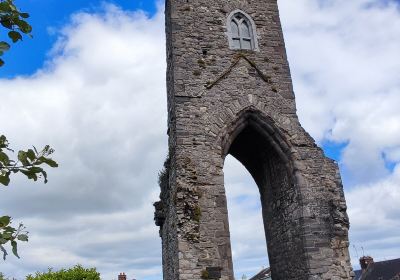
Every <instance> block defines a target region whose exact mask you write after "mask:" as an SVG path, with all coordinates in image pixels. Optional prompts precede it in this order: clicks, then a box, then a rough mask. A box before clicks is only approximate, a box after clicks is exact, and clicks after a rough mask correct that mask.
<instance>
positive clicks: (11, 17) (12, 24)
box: [0, 0, 32, 67]
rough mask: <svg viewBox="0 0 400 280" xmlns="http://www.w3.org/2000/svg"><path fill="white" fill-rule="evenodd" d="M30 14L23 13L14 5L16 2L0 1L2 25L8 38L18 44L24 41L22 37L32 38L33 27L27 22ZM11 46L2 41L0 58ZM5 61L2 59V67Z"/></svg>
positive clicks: (0, 63) (0, 60)
mask: <svg viewBox="0 0 400 280" xmlns="http://www.w3.org/2000/svg"><path fill="white" fill-rule="evenodd" d="M27 18H29V14H28V13H22V12H20V11H19V10H18V8H17V7H16V6H15V4H14V0H0V24H1V25H2V26H3V27H4V28H6V30H7V31H8V33H7V35H8V38H9V39H10V40H11V41H12V42H13V43H17V42H18V41H22V35H23V34H25V35H28V36H30V37H32V35H31V32H32V26H31V25H30V24H29V23H28V22H27V21H26V19H27ZM10 48H11V45H10V44H9V43H7V42H6V41H0V56H2V55H3V54H4V52H6V51H8V50H9V49H10ZM3 65H4V61H3V60H2V59H1V58H0V67H1V66H3Z"/></svg>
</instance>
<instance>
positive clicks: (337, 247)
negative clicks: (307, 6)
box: [155, 0, 353, 280]
mask: <svg viewBox="0 0 400 280" xmlns="http://www.w3.org/2000/svg"><path fill="white" fill-rule="evenodd" d="M166 33H167V59H168V73H167V83H168V116H169V118H168V134H169V157H168V159H167V161H166V163H165V171H164V172H162V173H161V174H160V185H161V195H160V198H161V201H160V202H157V203H155V207H156V213H155V220H156V224H157V225H158V226H160V235H161V238H162V248H163V271H164V279H165V280H199V279H223V280H233V279H234V278H233V267H232V257H231V245H230V236H229V224H228V211H227V205H226V197H225V188H224V174H223V165H224V159H225V157H226V155H227V154H231V155H232V156H234V157H235V158H236V159H238V160H239V161H240V162H241V163H242V164H243V165H244V166H245V167H246V168H247V170H248V171H249V172H250V174H251V175H252V176H253V178H254V180H255V182H256V184H257V185H258V188H259V191H260V198H261V204H262V214H263V223H264V228H265V236H266V240H267V247H268V255H269V260H270V266H271V270H272V277H273V279H274V280H294V279H296V280H300V279H301V280H302V279H333V280H337V279H352V275H353V272H352V269H351V265H350V259H349V253H348V245H349V244H348V228H349V222H348V217H347V214H346V202H345V198H344V194H343V188H342V183H341V178H340V174H339V171H338V167H337V164H336V163H335V162H334V161H332V160H331V159H329V158H327V157H325V155H324V153H323V151H322V150H321V149H320V148H319V147H317V146H316V144H315V143H314V140H313V139H312V138H311V137H310V136H309V135H308V134H307V132H305V131H304V129H303V128H302V127H301V125H300V123H299V120H298V118H297V115H296V105H295V97H294V93H293V89H292V80H291V77H290V70H289V65H288V61H287V57H286V51H285V45H284V40H283V35H282V29H281V24H280V20H279V13H278V7H277V1H276V0H167V1H166ZM260 222H261V221H260ZM260 246H266V245H265V244H260Z"/></svg>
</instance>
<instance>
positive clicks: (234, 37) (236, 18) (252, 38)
mask: <svg viewBox="0 0 400 280" xmlns="http://www.w3.org/2000/svg"><path fill="white" fill-rule="evenodd" d="M226 27H227V31H228V32H227V35H228V42H229V48H230V49H233V50H252V51H257V50H258V40H257V29H256V24H255V22H254V20H253V19H252V18H251V16H250V15H248V14H247V13H246V12H244V11H242V10H239V9H237V10H234V11H232V12H231V13H230V14H229V16H228V18H227V22H226Z"/></svg>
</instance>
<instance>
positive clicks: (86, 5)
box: [0, 0, 157, 78]
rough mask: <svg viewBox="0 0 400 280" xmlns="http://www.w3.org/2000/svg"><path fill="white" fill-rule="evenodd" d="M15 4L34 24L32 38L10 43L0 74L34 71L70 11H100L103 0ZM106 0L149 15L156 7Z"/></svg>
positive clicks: (142, 1)
mask: <svg viewBox="0 0 400 280" xmlns="http://www.w3.org/2000/svg"><path fill="white" fill-rule="evenodd" d="M15 3H16V5H17V6H18V7H19V8H20V10H21V11H24V12H28V13H29V14H30V19H29V22H30V24H31V25H32V27H33V32H32V35H33V37H34V39H32V40H31V39H29V38H28V37H26V38H25V39H24V42H23V43H19V44H15V45H13V47H12V51H11V52H8V53H7V54H5V55H4V58H5V60H6V62H7V66H6V67H3V69H0V77H7V78H9V77H13V76H15V75H29V74H33V73H34V72H35V71H36V70H37V69H39V68H40V67H41V66H42V65H43V62H44V61H45V60H46V58H47V56H46V55H47V54H48V52H49V51H50V50H51V48H52V46H53V45H54V43H55V41H56V40H57V38H58V35H59V34H57V31H58V30H59V29H60V28H62V27H63V26H64V25H65V24H66V23H67V22H69V20H70V17H71V14H73V13H77V12H80V11H81V12H88V13H97V12H102V11H104V9H102V5H103V4H104V3H105V1H94V0H72V1H57V0H23V1H22V0H19V1H18V0H17V1H15ZM107 3H114V4H116V5H118V6H119V7H121V8H123V9H125V10H137V9H141V10H143V11H146V12H147V13H148V14H149V15H153V14H154V13H155V12H156V8H157V5H156V3H155V2H154V1H149V0H118V1H107ZM4 35H5V34H4V33H2V36H4ZM2 39H3V40H4V39H5V38H2Z"/></svg>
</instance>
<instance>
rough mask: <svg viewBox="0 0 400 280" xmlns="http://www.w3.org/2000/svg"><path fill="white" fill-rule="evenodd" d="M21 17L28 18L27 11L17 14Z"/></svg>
mask: <svg viewBox="0 0 400 280" xmlns="http://www.w3.org/2000/svg"><path fill="white" fill-rule="evenodd" d="M19 15H20V16H21V17H22V18H29V14H28V13H20V14H19Z"/></svg>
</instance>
